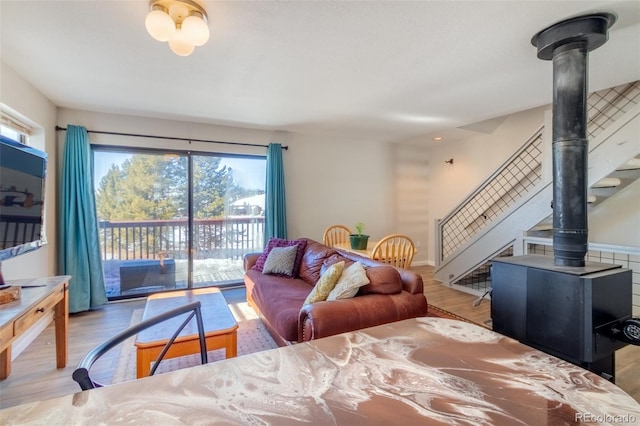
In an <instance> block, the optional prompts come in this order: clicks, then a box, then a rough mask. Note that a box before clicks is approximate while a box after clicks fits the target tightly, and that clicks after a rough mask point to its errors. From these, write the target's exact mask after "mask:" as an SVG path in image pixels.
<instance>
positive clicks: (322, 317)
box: [298, 291, 427, 342]
mask: <svg viewBox="0 0 640 426" xmlns="http://www.w3.org/2000/svg"><path fill="white" fill-rule="evenodd" d="M425 315H427V299H426V298H425V296H424V294H411V293H409V292H406V291H402V292H400V293H398V294H393V295H386V294H367V295H363V296H356V297H354V298H351V299H343V300H332V301H324V302H317V303H311V304H309V305H304V306H303V307H302V308H301V309H300V316H299V319H298V342H304V341H308V340H313V339H319V338H321V337H327V336H332V335H334V334H340V333H344V332H347V331H353V330H359V329H362V328H367V327H373V326H376V325H380V324H386V323H389V322H394V321H401V320H404V319H408V318H415V317H420V316H425Z"/></svg>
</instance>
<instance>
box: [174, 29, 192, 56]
mask: <svg viewBox="0 0 640 426" xmlns="http://www.w3.org/2000/svg"><path fill="white" fill-rule="evenodd" d="M169 47H170V48H171V50H172V51H173V53H175V54H176V55H178V56H189V55H191V54H192V53H193V50H194V49H195V48H196V47H195V46H194V45H193V43H191V41H190V40H189V39H187V37H186V35H185V33H184V31H182V30H181V29H178V30H177V31H176V33H175V34H174V35H173V37H171V40H169Z"/></svg>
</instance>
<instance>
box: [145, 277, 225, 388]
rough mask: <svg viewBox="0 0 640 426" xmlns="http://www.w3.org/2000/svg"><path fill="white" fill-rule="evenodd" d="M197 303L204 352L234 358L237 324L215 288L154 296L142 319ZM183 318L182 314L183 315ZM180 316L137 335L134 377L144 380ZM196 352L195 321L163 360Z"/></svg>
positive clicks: (197, 341) (174, 343) (196, 331)
mask: <svg viewBox="0 0 640 426" xmlns="http://www.w3.org/2000/svg"><path fill="white" fill-rule="evenodd" d="M195 301H200V303H201V305H202V309H201V310H202V322H203V323H204V333H205V339H206V341H207V351H211V350H214V349H225V351H226V353H225V356H226V357H227V358H233V357H235V356H236V355H237V354H238V346H237V344H238V336H237V330H238V323H237V322H236V320H235V318H234V317H233V315H232V314H231V311H230V310H229V306H228V305H227V301H226V299H225V298H224V296H223V295H222V293H221V292H220V290H219V289H217V288H202V289H197V290H182V291H172V292H168V293H158V294H154V295H151V296H149V297H148V298H147V304H146V305H145V308H144V314H143V316H142V319H143V320H145V319H147V318H150V317H153V316H155V315H158V314H160V313H163V312H166V311H168V310H169V309H173V308H176V307H178V306H181V305H184V304H187V303H191V302H195ZM185 315H186V314H185ZM183 320H184V316H181V317H178V318H174V319H172V320H168V321H165V322H163V323H161V324H158V325H157V326H155V327H151V328H149V329H147V330H144V331H142V332H140V333H139V334H138V336H137V338H136V342H135V345H136V347H137V357H136V358H137V368H136V371H137V376H138V378H141V377H146V376H148V375H149V372H150V370H151V362H152V361H155V360H156V358H157V357H158V355H159V354H160V352H161V351H162V348H163V347H164V345H165V344H166V343H167V341H168V340H169V339H170V338H171V336H173V333H175V332H176V330H177V329H178V327H179V326H180V323H181V322H182V321H183ZM198 352H200V342H199V339H198V328H197V326H196V323H195V319H192V320H191V321H189V324H187V326H186V327H185V328H184V330H182V332H181V333H180V335H179V336H178V337H177V338H176V340H175V341H174V342H173V345H171V347H170V348H169V350H168V351H167V353H166V355H165V359H168V358H176V357H180V356H185V355H191V354H195V353H198Z"/></svg>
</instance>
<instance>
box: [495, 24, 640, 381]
mask: <svg viewBox="0 0 640 426" xmlns="http://www.w3.org/2000/svg"><path fill="white" fill-rule="evenodd" d="M615 20H616V17H615V16H614V15H612V14H609V13H599V14H590V15H585V16H580V17H575V18H571V19H567V20H565V21H562V22H559V23H557V24H554V25H552V26H550V27H548V28H546V29H544V30H542V31H540V32H539V33H538V34H536V35H535V36H534V37H533V39H532V40H531V42H532V44H533V45H534V46H536V47H537V48H538V58H540V59H544V60H552V61H553V150H552V151H553V204H552V206H553V249H554V258H553V259H551V258H550V257H545V256H533V255H531V256H514V257H511V258H497V259H494V260H493V266H492V291H491V316H492V320H493V329H494V331H497V332H498V333H502V334H505V335H507V336H510V337H513V338H515V339H517V340H519V341H520V342H522V343H525V344H527V345H529V346H532V347H535V348H538V349H540V350H542V351H544V352H547V353H549V354H552V355H555V356H557V357H559V358H562V359H564V360H567V361H569V362H572V363H574V364H577V365H580V366H582V367H584V368H587V369H589V370H591V371H593V372H595V373H597V374H600V375H602V376H604V377H606V378H608V379H609V380H611V381H615V351H616V350H618V349H620V348H622V347H623V346H625V345H627V344H628V343H634V344H638V342H640V321H639V320H637V319H634V318H632V316H631V315H632V302H631V298H632V295H631V291H632V281H631V270H629V269H624V268H622V267H620V266H619V265H610V264H603V263H595V262H586V261H585V255H586V253H587V244H588V243H587V242H588V239H587V237H588V231H587V158H588V140H587V130H586V115H587V111H586V106H587V57H588V52H589V51H591V50H594V49H596V48H598V47H600V46H602V45H603V44H604V43H605V42H606V41H607V38H608V34H607V33H608V30H609V28H610V27H611V25H613V23H614V22H615Z"/></svg>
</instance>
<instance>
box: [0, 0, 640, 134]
mask: <svg viewBox="0 0 640 426" xmlns="http://www.w3.org/2000/svg"><path fill="white" fill-rule="evenodd" d="M201 3H202V4H203V5H204V6H205V8H206V10H207V12H208V14H209V20H210V29H211V39H210V40H209V42H208V43H207V44H206V45H205V46H203V47H199V48H196V51H195V52H194V53H193V54H192V55H191V56H189V57H179V56H176V55H175V54H173V53H172V52H171V51H170V50H169V47H168V46H167V44H166V43H160V42H157V41H155V40H153V39H152V38H151V37H150V36H149V35H148V34H147V33H146V30H145V28H144V18H145V15H146V13H147V11H148V2H147V1H145V0H133V1H132V0H130V1H98V0H93V1H92V0H85V1H54V0H49V1H27V0H20V1H11V0H0V19H1V21H0V23H1V37H2V40H1V42H2V44H1V48H2V50H1V55H2V60H3V61H4V62H5V63H6V64H8V65H9V66H10V67H12V68H13V69H14V70H16V71H17V72H18V73H19V74H21V75H22V76H23V77H24V78H25V79H26V80H28V81H29V82H31V84H32V85H33V86H34V87H36V88H37V89H38V90H40V91H41V92H42V93H43V94H44V95H45V96H47V97H48V98H49V99H51V101H52V102H53V103H55V104H56V105H58V106H61V107H67V108H75V109H83V110H90V111H99V112H110V113H124V114H133V115H141V116H149V117H160V118H171V119H178V120H183V121H193V122H203V123H213V124H223V125H231V126H240V127H250V128H260V129H270V130H280V131H292V132H311V133H316V134H321V135H326V136H327V137H329V136H332V137H335V136H337V135H340V136H341V137H342V138H358V139H370V140H383V141H401V140H407V139H413V138H417V137H420V138H422V139H425V140H427V139H430V138H431V136H433V135H435V134H438V133H444V134H447V131H449V133H450V134H454V133H452V132H451V130H450V129H455V128H457V127H462V126H468V125H471V124H473V123H477V122H480V121H484V120H488V119H491V118H494V117H498V116H501V115H504V114H508V113H511V112H515V111H521V110H524V109H528V108H532V107H535V106H540V105H545V104H549V103H551V78H552V65H551V63H550V62H548V61H542V60H539V59H537V57H536V49H535V48H534V47H533V46H532V45H531V43H530V39H531V37H532V36H533V35H534V34H535V33H536V32H538V31H539V30H541V29H543V28H544V27H546V26H548V25H550V24H552V23H554V22H556V21H558V20H561V19H564V18H567V17H570V16H573V15H577V14H582V13H585V12H593V11H613V12H615V13H617V15H618V21H617V23H616V24H615V25H614V26H613V28H612V29H611V30H610V32H609V41H608V42H607V43H606V44H605V45H604V46H603V47H601V48H599V49H597V50H595V51H594V52H592V53H591V54H590V67H589V74H590V83H589V84H590V87H589V89H590V90H599V89H602V88H606V87H611V86H614V85H617V84H621V83H626V82H629V81H633V80H638V79H640V2H636V1H633V2H626V1H614V2H611V1H550V2H542V1H495V2H494V1H469V2H462V1H414V2H404V1H376V2H366V1H316V2H310V1H292V2H283V1H281V2H273V1H229V2H220V1H202V2H201ZM479 127H482V126H479ZM470 128H473V126H471V127H470ZM107 130H112V131H117V129H107Z"/></svg>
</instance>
